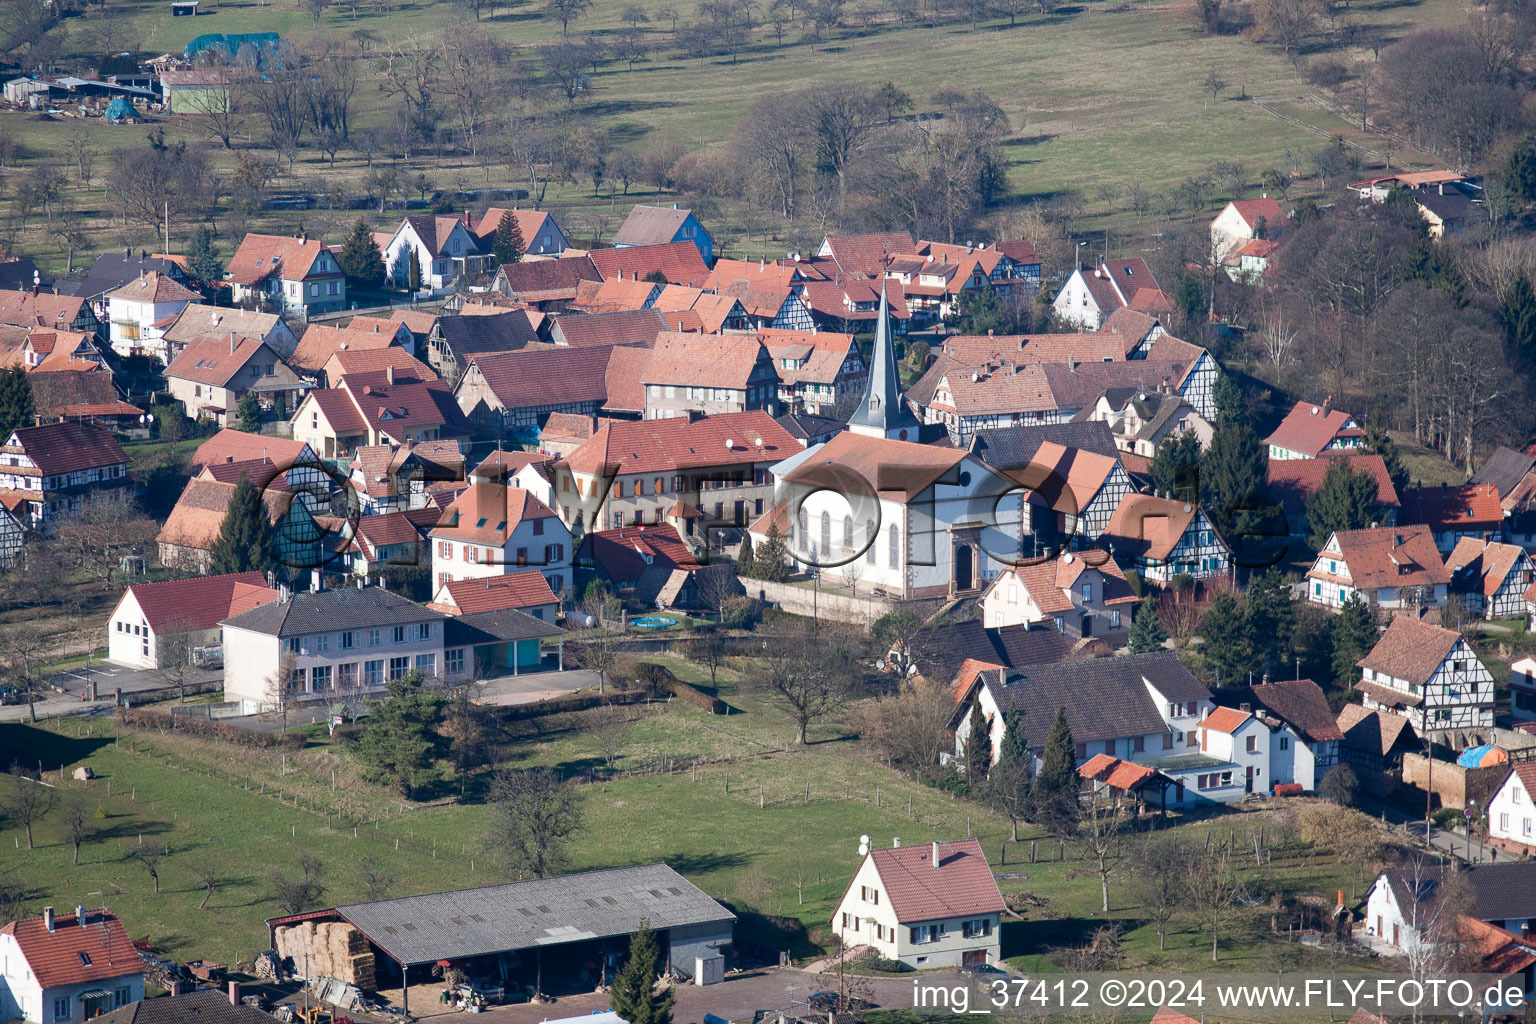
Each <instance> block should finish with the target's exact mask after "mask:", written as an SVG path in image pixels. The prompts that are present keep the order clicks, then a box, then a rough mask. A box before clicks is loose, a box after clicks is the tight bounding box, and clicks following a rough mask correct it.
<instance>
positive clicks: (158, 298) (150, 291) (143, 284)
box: [107, 270, 202, 302]
mask: <svg viewBox="0 0 1536 1024" xmlns="http://www.w3.org/2000/svg"><path fill="white" fill-rule="evenodd" d="M107 298H109V299H125V300H127V301H130V302H196V301H197V300H198V299H201V298H202V296H201V295H199V294H198V293H197V292H195V291H193V290H192V289H190V288H188V287H187V286H186V285H184V284H182V283H181V282H179V281H177V280H175V279H174V278H171V277H168V276H166V275H165V274H162V273H159V272H158V271H154V270H151V271H150V272H149V273H147V274H144V275H143V276H141V277H136V278H134V279H133V280H132V281H129V282H128V283H127V284H125V285H123V286H122V287H121V288H117V289H114V290H113V291H110V292H107Z"/></svg>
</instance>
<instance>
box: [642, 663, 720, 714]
mask: <svg viewBox="0 0 1536 1024" xmlns="http://www.w3.org/2000/svg"><path fill="white" fill-rule="evenodd" d="M635 675H636V677H637V680H638V681H639V682H640V684H641V685H642V686H646V687H649V688H651V689H653V690H664V691H666V692H667V693H670V694H672V695H673V696H674V697H677V698H678V699H679V700H684V701H687V702H688V703H689V704H692V705H693V706H694V707H696V708H700V709H702V710H704V711H708V712H709V713H710V714H712V715H723V714H725V701H723V700H721V699H720V698H719V697H714V696H711V695H710V694H707V693H705V692H704V691H703V690H701V689H699V688H698V687H697V686H694V685H693V684H692V683H685V682H683V681H682V680H681V679H679V678H677V676H675V675H673V674H672V672H671V670H670V669H668V668H667V667H666V666H665V665H657V664H654V663H652V662H648V661H644V662H641V663H640V664H639V665H636V666H635Z"/></svg>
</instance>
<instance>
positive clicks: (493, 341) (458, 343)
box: [434, 264, 539, 364]
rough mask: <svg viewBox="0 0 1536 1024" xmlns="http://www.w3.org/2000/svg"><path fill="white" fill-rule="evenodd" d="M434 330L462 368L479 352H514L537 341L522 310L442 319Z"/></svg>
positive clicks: (526, 315) (536, 336)
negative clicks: (463, 364)
mask: <svg viewBox="0 0 1536 1024" xmlns="http://www.w3.org/2000/svg"><path fill="white" fill-rule="evenodd" d="M516 265H517V266H522V264H516ZM434 330H435V331H436V334H437V336H439V337H441V338H442V340H443V342H444V344H446V345H447V346H448V347H449V349H450V350H451V351H452V353H453V355H454V358H456V359H457V360H458V361H459V362H461V363H465V364H467V363H468V362H469V357H470V356H473V355H478V354H480V353H482V352H515V351H517V350H518V349H521V348H526V347H527V346H528V344H529V343H530V342H534V341H538V340H539V338H538V335H537V334H536V333H534V330H533V327H532V325H531V324H530V323H529V321H528V314H527V313H526V312H525V311H524V310H521V309H514V310H508V311H507V312H504V313H491V314H487V315H485V316H445V317H443V318H441V319H440V320H438V322H437V326H436V328H434Z"/></svg>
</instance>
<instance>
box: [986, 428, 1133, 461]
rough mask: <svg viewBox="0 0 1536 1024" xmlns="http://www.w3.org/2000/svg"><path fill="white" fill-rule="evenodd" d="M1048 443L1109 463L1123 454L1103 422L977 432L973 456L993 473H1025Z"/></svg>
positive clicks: (1112, 433) (1111, 432) (1112, 434)
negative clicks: (1102, 458)
mask: <svg viewBox="0 0 1536 1024" xmlns="http://www.w3.org/2000/svg"><path fill="white" fill-rule="evenodd" d="M1047 441H1051V442H1053V443H1055V444H1059V445H1061V446H1062V447H1063V448H1080V449H1082V450H1083V451H1085V452H1093V453H1094V454H1095V455H1103V456H1104V457H1105V458H1110V459H1114V458H1118V457H1119V454H1120V453H1119V452H1118V451H1117V450H1116V449H1115V435H1114V432H1113V431H1111V430H1110V429H1109V424H1108V423H1104V422H1102V421H1100V420H1091V421H1086V420H1085V421H1082V422H1074V423H1041V424H1039V425H1037V426H1028V427H998V428H997V429H995V430H978V431H976V435H975V436H974V437H973V438H971V454H972V455H975V456H976V457H977V458H979V459H981V461H983V462H985V463H986V464H987V465H989V466H991V467H993V468H994V469H1023V468H1024V467H1025V466H1027V465H1029V464H1030V462H1031V461H1032V460H1033V459H1034V457H1035V453H1036V452H1038V451H1039V450H1040V446H1041V445H1042V444H1045V443H1046V442H1047Z"/></svg>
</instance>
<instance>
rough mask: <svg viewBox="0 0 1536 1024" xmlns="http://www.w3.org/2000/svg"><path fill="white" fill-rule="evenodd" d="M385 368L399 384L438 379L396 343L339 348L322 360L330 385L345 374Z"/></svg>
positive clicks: (376, 370)
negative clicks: (365, 347)
mask: <svg viewBox="0 0 1536 1024" xmlns="http://www.w3.org/2000/svg"><path fill="white" fill-rule="evenodd" d="M354 322H355V321H354ZM389 370H394V372H395V380H396V381H398V382H400V383H404V382H406V381H412V380H414V381H420V382H422V383H425V382H427V381H433V380H437V379H438V376H437V372H436V371H435V370H433V369H432V367H430V366H428V365H427V364H426V363H424V362H422V361H421V360H420V359H417V358H416V357H415V356H413V355H411V354H410V353H409V352H407V351H406V350H405V349H403V348H401V347H400V346H399V345H387V346H385V347H384V348H371V349H355V348H348V349H341V350H339V351H337V352H336V353H335V354H334V355H332V356H331V358H330V359H328V360H326V363H325V366H324V373H325V376H326V379H327V380H329V381H330V382H331V384H333V385H334V384H336V383H338V382H339V381H340V380H341V379H342V378H343V377H346V376H347V375H348V374H352V375H357V374H363V373H385V372H387V371H389Z"/></svg>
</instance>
